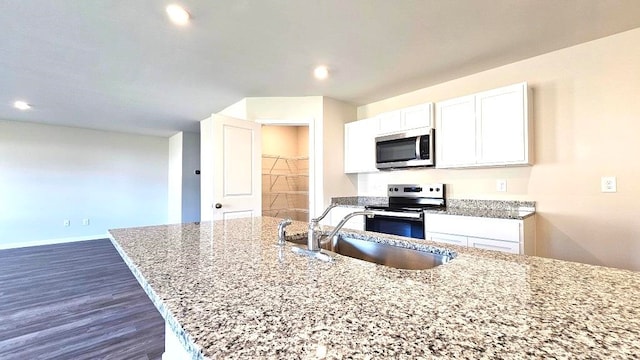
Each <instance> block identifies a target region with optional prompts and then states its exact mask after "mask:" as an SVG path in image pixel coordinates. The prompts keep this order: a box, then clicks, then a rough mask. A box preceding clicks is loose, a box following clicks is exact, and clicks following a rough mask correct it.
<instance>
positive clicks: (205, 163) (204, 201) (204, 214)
mask: <svg viewBox="0 0 640 360" xmlns="http://www.w3.org/2000/svg"><path fill="white" fill-rule="evenodd" d="M213 147H214V146H213V117H208V118H206V119H204V120H202V121H200V171H201V172H200V220H201V221H211V219H213V210H212V208H211V206H212V205H213V155H214V154H213Z"/></svg>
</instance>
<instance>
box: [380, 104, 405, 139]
mask: <svg viewBox="0 0 640 360" xmlns="http://www.w3.org/2000/svg"><path fill="white" fill-rule="evenodd" d="M378 119H379V121H380V122H379V124H378V135H383V134H389V133H394V132H398V131H402V126H401V121H400V120H401V119H400V111H399V110H396V111H390V112H386V113H384V114H381V115H380V116H378Z"/></svg>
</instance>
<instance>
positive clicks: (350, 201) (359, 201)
mask: <svg viewBox="0 0 640 360" xmlns="http://www.w3.org/2000/svg"><path fill="white" fill-rule="evenodd" d="M331 203H332V204H338V205H340V206H367V205H387V204H388V203H389V199H388V198H387V197H381V196H344V197H332V198H331Z"/></svg>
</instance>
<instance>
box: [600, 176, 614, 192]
mask: <svg viewBox="0 0 640 360" xmlns="http://www.w3.org/2000/svg"><path fill="white" fill-rule="evenodd" d="M600 191H602V192H616V191H618V186H617V182H616V177H615V176H603V177H602V178H600Z"/></svg>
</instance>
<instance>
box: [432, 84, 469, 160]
mask: <svg viewBox="0 0 640 360" xmlns="http://www.w3.org/2000/svg"><path fill="white" fill-rule="evenodd" d="M435 141H436V167H438V168H446V167H458V166H465V165H474V164H475V163H476V116H475V97H474V96H465V97H462V98H456V99H452V100H448V101H443V102H439V103H437V104H436V134H435Z"/></svg>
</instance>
